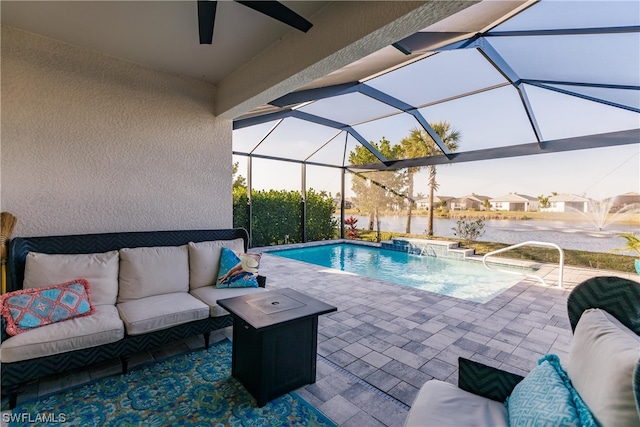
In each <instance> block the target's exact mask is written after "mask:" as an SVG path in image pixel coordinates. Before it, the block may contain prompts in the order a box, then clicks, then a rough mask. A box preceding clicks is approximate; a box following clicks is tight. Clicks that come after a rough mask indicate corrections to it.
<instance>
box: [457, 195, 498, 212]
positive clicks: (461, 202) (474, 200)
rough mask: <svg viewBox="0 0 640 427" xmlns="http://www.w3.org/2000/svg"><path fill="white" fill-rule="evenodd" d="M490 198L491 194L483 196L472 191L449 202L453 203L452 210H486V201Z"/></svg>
mask: <svg viewBox="0 0 640 427" xmlns="http://www.w3.org/2000/svg"><path fill="white" fill-rule="evenodd" d="M490 199H491V197H489V196H481V195H479V194H475V193H472V194H467V195H466V196H462V197H457V198H455V199H452V200H451V201H450V202H449V204H450V205H451V209H452V210H462V211H464V210H469V209H475V210H485V209H486V208H485V206H484V201H485V200H490Z"/></svg>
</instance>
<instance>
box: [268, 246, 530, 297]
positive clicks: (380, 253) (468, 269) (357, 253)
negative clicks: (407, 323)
mask: <svg viewBox="0 0 640 427" xmlns="http://www.w3.org/2000/svg"><path fill="white" fill-rule="evenodd" d="M269 253H270V254H273V255H277V256H281V257H285V258H290V259H295V260H298V261H304V262H308V263H311V264H316V265H320V266H323V267H328V268H334V269H338V270H342V271H345V272H348V273H354V274H358V275H360V276H366V277H371V278H374V279H379V280H383V281H386V282H392V283H397V284H399V285H404V286H411V287H413V288H418V289H423V290H426V291H430V292H436V293H439V294H443V295H448V296H452V297H455V298H460V299H465V300H468V301H474V302H486V301H489V300H490V299H491V298H493V297H495V296H496V295H498V294H500V293H501V292H502V291H504V290H505V289H508V288H510V287H511V286H513V285H515V284H516V283H518V282H519V281H520V280H522V278H520V277H518V276H515V275H511V274H506V273H500V272H498V271H490V270H487V269H486V268H484V266H483V265H482V263H479V262H478V263H476V262H472V261H458V260H452V259H446V258H437V257H431V256H420V255H414V254H409V253H406V252H399V251H392V250H388V249H381V248H377V247H370V246H364V245H357V244H350V243H338V244H329V245H318V246H307V247H304V248H299V249H282V250H274V251H270V252H269ZM501 268H504V267H501ZM514 270H516V269H514ZM517 271H522V269H518V270H517ZM531 271H533V270H532V269H530V270H528V272H531Z"/></svg>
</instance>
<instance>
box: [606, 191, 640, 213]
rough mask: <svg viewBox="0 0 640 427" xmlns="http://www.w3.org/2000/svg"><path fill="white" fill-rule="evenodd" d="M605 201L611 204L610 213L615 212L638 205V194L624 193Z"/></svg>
mask: <svg viewBox="0 0 640 427" xmlns="http://www.w3.org/2000/svg"><path fill="white" fill-rule="evenodd" d="M605 201H607V202H609V203H610V204H611V210H612V211H614V212H617V211H619V210H620V209H622V208H624V207H625V206H629V205H633V204H636V203H640V193H634V192H630V193H624V194H620V195H618V196H614V197H610V198H609V199H606V200H605Z"/></svg>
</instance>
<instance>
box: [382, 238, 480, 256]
mask: <svg viewBox="0 0 640 427" xmlns="http://www.w3.org/2000/svg"><path fill="white" fill-rule="evenodd" d="M381 247H382V248H383V249H389V250H392V251H398V252H408V253H410V254H415V255H423V256H433V257H438V258H449V259H457V260H463V259H469V258H472V259H475V258H480V259H481V257H480V256H479V255H476V254H475V251H474V250H473V249H465V248H461V247H460V245H459V243H458V242H448V241H446V240H428V239H413V238H393V239H391V240H388V241H385V242H381Z"/></svg>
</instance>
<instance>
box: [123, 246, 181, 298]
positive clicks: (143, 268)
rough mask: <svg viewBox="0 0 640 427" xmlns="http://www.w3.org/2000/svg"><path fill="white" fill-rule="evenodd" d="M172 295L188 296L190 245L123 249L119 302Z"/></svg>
mask: <svg viewBox="0 0 640 427" xmlns="http://www.w3.org/2000/svg"><path fill="white" fill-rule="evenodd" d="M172 292H189V251H188V249H187V245H183V246H156V247H148V248H123V249H120V287H119V293H118V302H125V301H131V300H136V299H140V298H145V297H149V296H153V295H161V294H169V293H172Z"/></svg>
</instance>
